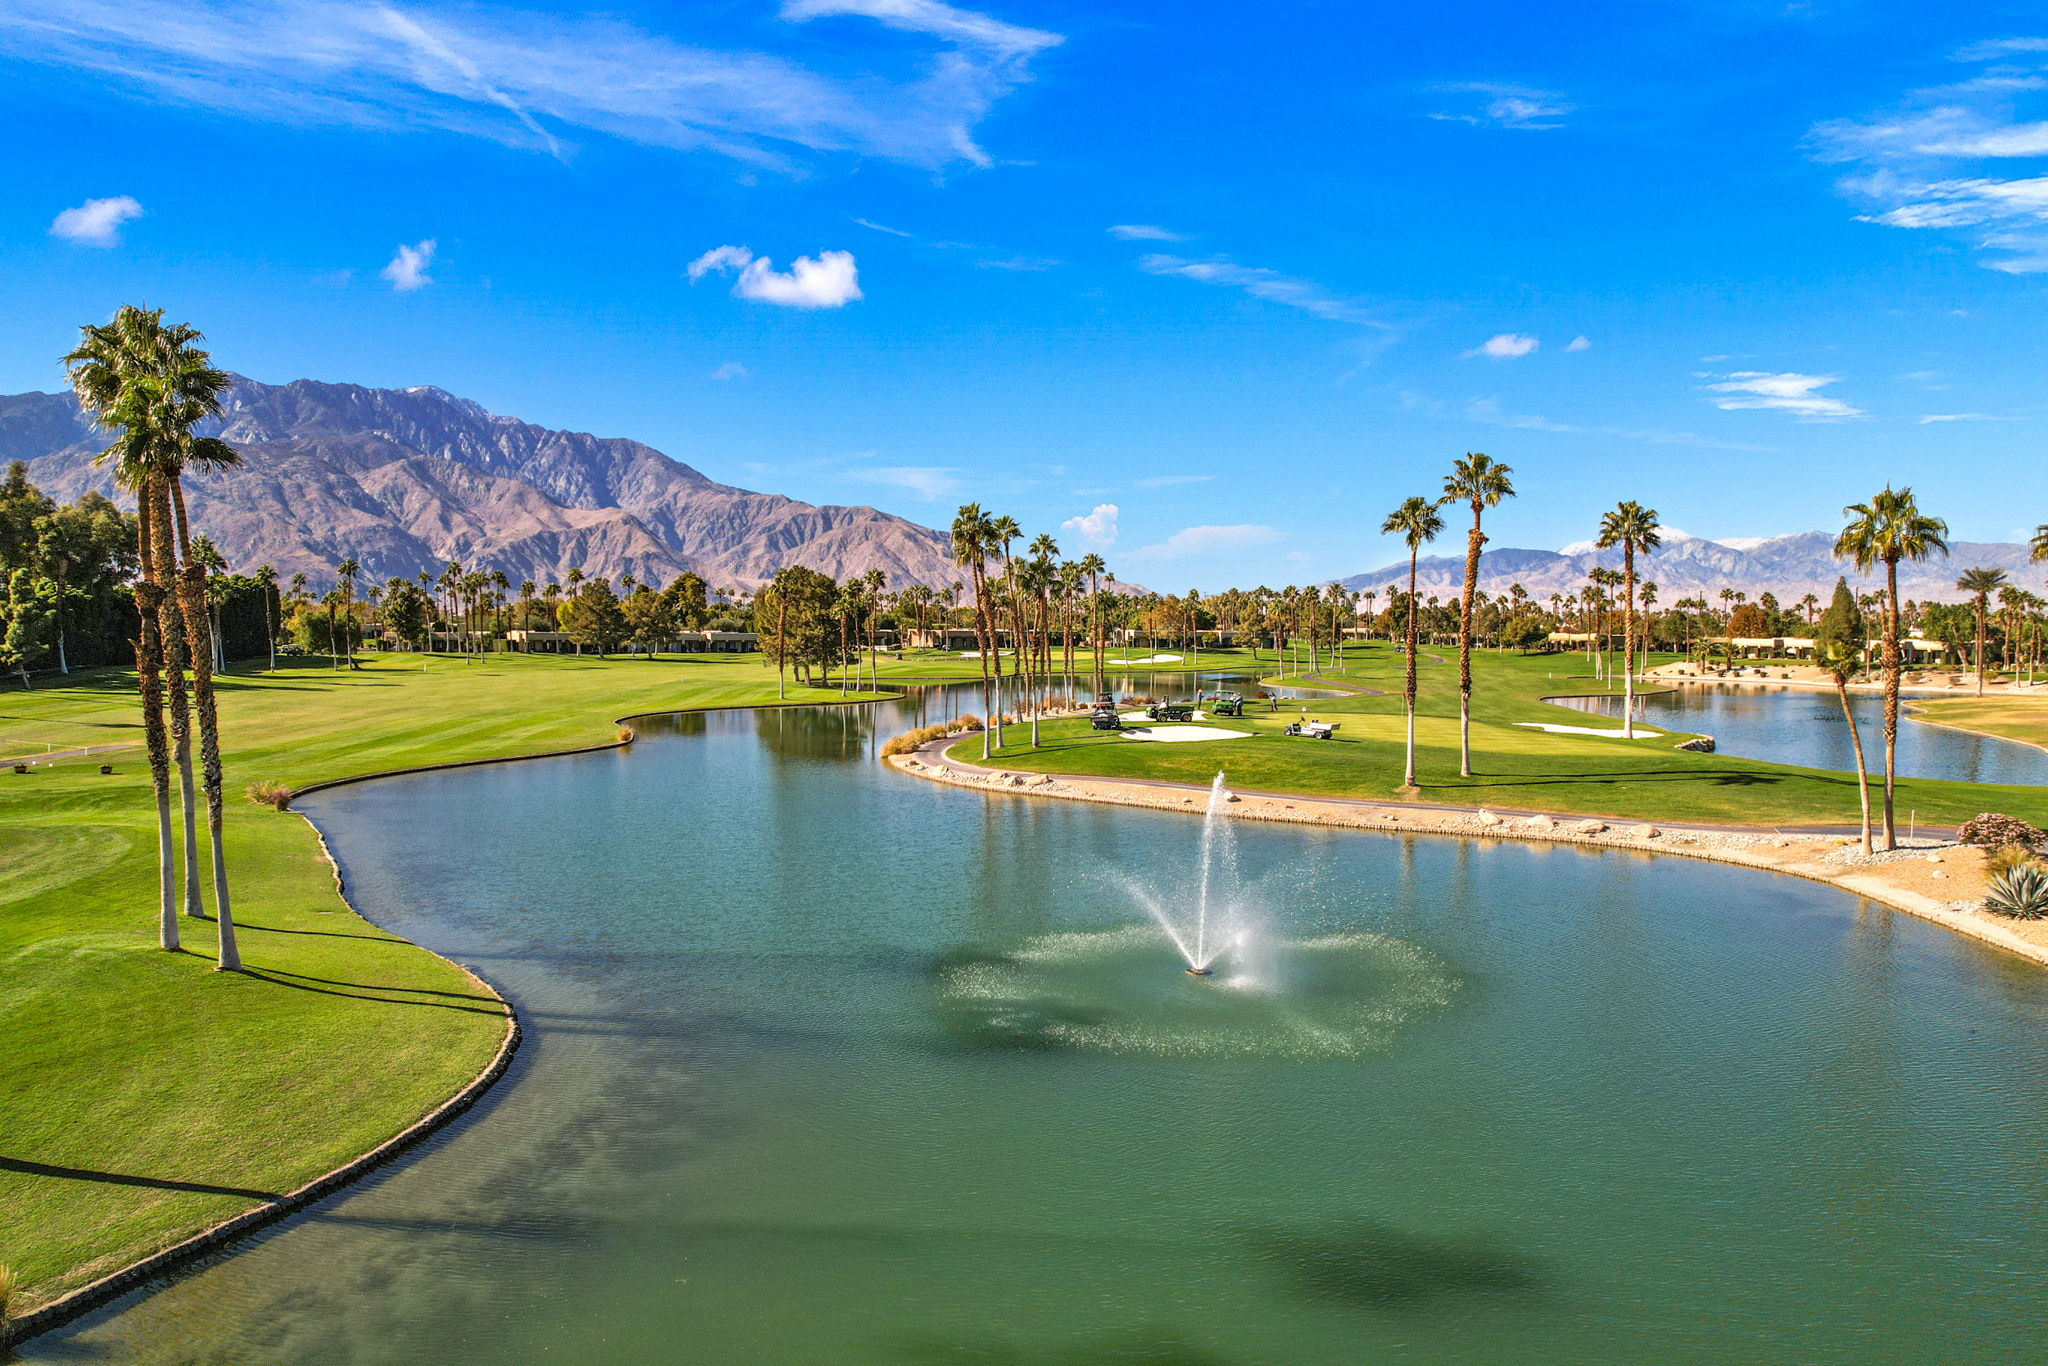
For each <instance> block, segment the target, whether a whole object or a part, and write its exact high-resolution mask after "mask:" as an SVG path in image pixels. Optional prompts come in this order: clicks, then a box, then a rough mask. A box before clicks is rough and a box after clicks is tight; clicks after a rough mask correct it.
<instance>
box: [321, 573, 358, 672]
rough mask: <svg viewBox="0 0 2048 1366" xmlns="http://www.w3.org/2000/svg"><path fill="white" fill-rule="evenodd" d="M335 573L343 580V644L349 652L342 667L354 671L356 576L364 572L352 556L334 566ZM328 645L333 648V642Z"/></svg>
mask: <svg viewBox="0 0 2048 1366" xmlns="http://www.w3.org/2000/svg"><path fill="white" fill-rule="evenodd" d="M334 572H335V573H336V574H337V575H339V576H340V578H341V610H342V613H343V616H344V620H345V622H346V624H345V625H343V626H342V628H341V642H342V644H344V645H346V646H348V652H347V662H346V663H345V664H344V665H343V666H342V667H344V668H349V669H353V668H354V667H355V666H356V650H355V637H354V635H353V634H352V629H353V627H354V626H355V620H356V575H358V574H360V573H362V572H363V567H362V566H361V565H360V564H357V563H356V560H355V557H354V556H353V555H351V556H349V557H348V558H346V559H344V560H343V561H342V562H341V563H340V564H338V565H336V566H334ZM328 644H329V647H330V648H332V646H333V642H332V641H330V642H328Z"/></svg>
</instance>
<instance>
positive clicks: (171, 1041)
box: [0, 655, 859, 1311]
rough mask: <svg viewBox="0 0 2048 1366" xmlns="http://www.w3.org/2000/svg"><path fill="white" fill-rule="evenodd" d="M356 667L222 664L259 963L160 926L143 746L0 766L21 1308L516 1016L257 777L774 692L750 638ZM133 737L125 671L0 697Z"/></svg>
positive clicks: (283, 1185)
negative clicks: (397, 929)
mask: <svg viewBox="0 0 2048 1366" xmlns="http://www.w3.org/2000/svg"><path fill="white" fill-rule="evenodd" d="M364 662H365V667H364V668H363V669H362V670H361V671H359V672H355V673H336V672H333V671H332V670H330V669H328V668H326V667H325V666H324V664H315V663H310V662H308V663H300V664H298V665H297V666H296V667H290V668H287V669H284V670H282V671H280V672H279V673H277V674H252V673H250V672H249V671H248V670H247V669H246V668H237V669H236V670H235V671H233V672H232V673H231V674H230V675H229V676H226V677H224V678H223V679H222V680H221V683H220V700H221V714H222V730H223V735H224V738H225V742H226V750H227V756H226V762H227V770H228V779H229V789H230V796H231V800H230V804H229V808H228V837H227V838H228V848H229V856H230V859H231V871H232V874H233V877H234V889H235V910H236V919H237V921H238V922H239V924H240V928H241V948H242V954H243V957H244V959H245V961H246V963H247V965H248V968H249V971H247V972H245V973H241V974H230V973H217V972H214V971H212V957H211V955H212V953H213V949H214V935H213V924H212V922H211V921H210V920H207V921H202V920H192V919H184V920H182V921H181V924H182V926H183V929H184V938H185V950H186V951H183V952H180V953H175V954H171V953H164V952H163V951H161V950H160V949H158V948H157V946H156V921H155V890H156V885H155V877H156V870H155V824H154V818H153V807H152V804H151V802H150V799H149V777H148V769H147V766H146V764H145V762H144V760H143V755H142V751H141V749H140V748H139V746H138V747H136V748H133V749H128V750H120V751H115V752H112V753H105V754H96V755H93V756H92V757H90V758H77V759H70V760H60V761H58V762H57V763H56V764H54V765H53V766H50V767H41V766H38V767H36V768H35V769H33V770H32V772H31V773H29V774H28V775H26V776H17V775H15V774H13V773H11V772H0V961H4V963H5V968H4V971H0V1037H4V1038H5V1039H6V1041H7V1043H6V1048H5V1049H4V1050H0V1095H4V1096H5V1097H6V1098H7V1103H6V1106H5V1113H6V1122H5V1125H4V1127H0V1265H7V1266H10V1267H11V1268H12V1269H13V1271H14V1273H15V1275H16V1277H17V1279H18V1281H19V1282H21V1291H20V1294H19V1297H18V1298H17V1301H16V1304H15V1306H14V1307H15V1309H16V1310H17V1311H19V1310H21V1309H25V1308H30V1307H33V1305H34V1304H36V1303H39V1302H42V1301H44V1300H47V1299H49V1298H51V1297H53V1296H54V1295H56V1294H59V1293H61V1292H63V1291H64V1290H67V1289H70V1288H71V1287H73V1286H75V1285H78V1284H81V1283H83V1282H85V1281H87V1280H90V1279H92V1278H93V1277H94V1276H97V1275H100V1274H103V1273H105V1272H107V1271H110V1270H113V1269H115V1268H116V1267H119V1266H121V1265H124V1264H125V1263H127V1262H129V1261H132V1260H134V1259H135V1258H136V1257H138V1256H141V1255H143V1254H145V1253H147V1252H149V1251H152V1250H154V1249H155V1248H158V1247H162V1246H166V1245H168V1244H170V1243H172V1242H175V1241H177V1240H178V1239H180V1238H182V1237H184V1236H187V1235H189V1234H190V1233H192V1232H195V1231H196V1230H198V1229H200V1228H202V1227H204V1226H206V1225H208V1224H211V1223H213V1222H215V1221H217V1220H219V1219H222V1218H225V1217H227V1216H229V1215H232V1214H235V1213H237V1212H239V1211H241V1210H243V1209H245V1208H248V1207H249V1206H251V1205H252V1204H254V1203H256V1202H259V1201H261V1200H263V1199H265V1198H266V1197H268V1196H270V1195H274V1194H277V1193H281V1192H284V1191H287V1190H289V1189H291V1188H292V1187H294V1186H297V1185H299V1184H301V1183H302V1182H304V1181H306V1180H307V1179H309V1178H311V1177H313V1176H316V1175H318V1174H319V1173H321V1172H323V1171H326V1170H328V1169H330V1168H332V1167H334V1166H336V1165H338V1164H340V1163H341V1162H343V1161H345V1160H347V1159H348V1158H350V1157H352V1156H354V1155H356V1154H357V1153H360V1152H363V1151H365V1150H367V1149H369V1148H371V1147H374V1146H375V1145H376V1144H377V1143H379V1142H381V1141H382V1140H384V1139H386V1138H388V1137H390V1136H391V1135H392V1134H394V1133H396V1132H398V1131H399V1130H401V1129H403V1128H405V1127H406V1126H407V1125H409V1124H410V1123H412V1122H413V1121H414V1120H416V1119H417V1118H419V1117H420V1115H422V1114H423V1113H425V1112H426V1111H428V1110H430V1109H432V1108H433V1107H434V1106H435V1105H436V1104H438V1103H439V1102H440V1101H442V1100H444V1099H445V1098H447V1097H448V1096H449V1095H451V1094H452V1093H454V1092H455V1091H457V1090H459V1089H460V1088H461V1087H462V1085H463V1084H464V1083H465V1082H467V1081H468V1080H469V1079H470V1077H471V1076H473V1075H474V1074H475V1073H476V1072H477V1071H478V1070H479V1069H480V1068H481V1067H482V1066H483V1065H484V1063H485V1062H486V1061H488V1059H489V1058H490V1057H491V1055H492V1053H493V1052H494V1051H495V1050H496V1049H497V1047H498V1045H499V1041H500V1039H501V1038H502V1036H503V1032H504V1019H503V1014H502V1007H500V1006H499V1004H498V1003H497V1002H496V1001H495V1000H494V999H492V998H491V997H490V996H489V995H488V994H487V993H484V992H482V991H480V990H479V989H478V987H477V986H476V984H475V983H474V982H473V981H472V980H471V979H470V978H469V977H467V976H466V975H465V974H464V973H462V972H461V971H460V970H459V969H457V968H455V967H454V966H453V965H451V964H448V963H446V962H444V961H443V960H441V959H439V958H437V957H435V956H434V955H432V954H430V953H427V952H426V951H425V950H423V949H419V948H416V947H414V946H413V945H411V944H409V943H407V942H405V941H404V940H401V939H397V938H394V937H393V936H390V935H387V934H384V933H383V932H381V931H379V930H377V929H376V928H375V927H373V926H371V925H369V924H367V923H366V922H364V921H363V920H361V919H359V918H357V917H356V916H355V915H354V914H353V913H351V912H350V911H349V909H348V908H347V906H346V905H345V904H344V903H343V901H342V900H341V898H340V896H338V895H337V893H336V891H335V886H334V878H333V874H332V872H331V870H330V868H329V866H328V864H327V863H326V862H325V860H324V859H323V858H322V857H321V854H320V850H319V845H318V841H317V839H316V838H315V836H314V833H313V831H312V829H311V827H310V826H308V825H307V824H306V823H305V822H304V821H303V820H301V819H300V818H299V817H297V816H295V815H290V814H287V813H280V812H277V811H274V810H271V809H269V808H267V807H259V806H255V805H252V804H250V803H249V802H247V801H245V800H243V799H242V796H241V793H242V790H243V788H244V787H245V786H246V785H247V784H248V783H249V782H251V781H254V780H258V779H262V780H268V781H275V782H282V783H286V784H289V785H291V786H294V787H301V786H305V785H307V784H309V783H313V782H317V781H320V780H322V779H327V778H335V777H342V776H346V775H350V774H359V773H366V772H372V771H379V770H384V769H391V768H401V767H406V766H409V765H418V764H433V763H446V762H450V761H453V760H460V759H471V758H481V757H488V756H497V755H511V754H522V753H532V752H538V751H545V750H551V749H560V748H565V747H574V746H580V745H591V744H601V743H603V742H605V741H608V740H610V739H612V738H613V736H614V733H615V729H616V728H615V726H614V725H613V718H614V717H617V716H621V715H625V714H628V713H632V712H637V711H650V710H672V709H678V708H703V707H719V706H736V705H755V704H770V705H772V704H773V703H774V702H775V701H776V689H775V675H774V673H773V672H772V671H770V670H768V669H766V668H764V667H763V665H762V663H761V660H760V657H759V656H758V655H749V656H740V657H715V656H688V657H684V658H680V659H678V658H675V657H667V658H662V659H658V660H655V661H646V660H638V659H636V660H612V661H599V660H596V659H594V658H587V657H586V658H577V657H573V656H571V657H566V658H563V657H548V656H533V657H521V656H496V657H492V658H491V659H490V660H489V661H488V662H479V663H464V662H462V661H460V660H451V659H448V658H446V657H441V658H437V659H433V660H431V661H423V660H422V659H421V657H420V656H417V655H401V656H392V657H389V658H387V659H379V658H377V657H374V656H366V657H365V661H364ZM838 696H839V695H838V694H837V693H829V694H828V693H824V692H820V691H811V690H805V689H799V688H797V687H795V686H793V685H792V686H791V688H790V694H789V700H790V701H792V702H818V701H831V700H836V699H837V698H838ZM855 696H856V697H858V696H859V694H855ZM139 739H140V720H139V713H138V708H137V703H136V700H135V692H134V687H133V680H132V677H131V676H130V675H128V674H125V673H118V672H107V673H104V674H97V675H92V676H80V677H79V678H78V679H76V680H75V681H74V682H73V683H72V684H71V685H69V686H65V687H47V688H39V689H37V690H36V691H34V692H28V693H24V692H21V691H19V690H10V691H7V692H4V693H0V756H14V755H21V754H27V753H35V752H40V751H42V750H44V749H45V747H46V746H55V747H57V748H59V749H64V748H73V747H82V746H86V745H94V746H98V745H109V744H121V743H124V742H130V741H138V740H139ZM107 761H111V762H112V763H113V766H114V769H115V772H114V775H113V776H111V777H103V776H101V775H100V774H99V772H98V766H99V765H100V764H101V763H102V762H107ZM202 837H203V836H202ZM480 855H481V856H483V857H488V856H489V851H487V850H486V851H480Z"/></svg>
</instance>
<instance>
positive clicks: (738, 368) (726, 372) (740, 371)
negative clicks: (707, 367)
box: [711, 360, 754, 380]
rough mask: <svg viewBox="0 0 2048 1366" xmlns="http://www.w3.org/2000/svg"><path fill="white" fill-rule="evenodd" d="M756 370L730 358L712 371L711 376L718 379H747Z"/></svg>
mask: <svg viewBox="0 0 2048 1366" xmlns="http://www.w3.org/2000/svg"><path fill="white" fill-rule="evenodd" d="M753 373H754V372H753V371H752V370H749V369H748V368H747V367H746V366H744V365H742V364H740V363H739V362H738V361H736V360H729V361H727V362H725V364H723V365H721V366H719V367H718V368H717V369H716V370H713V371H712V372H711V378H713V379H718V380H731V379H746V378H747V377H748V376H750V375H752V374H753Z"/></svg>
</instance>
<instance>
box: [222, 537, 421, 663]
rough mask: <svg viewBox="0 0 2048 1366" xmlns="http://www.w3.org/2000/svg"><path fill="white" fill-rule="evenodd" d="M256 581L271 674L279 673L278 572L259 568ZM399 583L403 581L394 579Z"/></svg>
mask: <svg viewBox="0 0 2048 1366" xmlns="http://www.w3.org/2000/svg"><path fill="white" fill-rule="evenodd" d="M256 581H257V582H258V583H260V584H262V585H263V642H264V644H266V645H268V646H269V647H270V672H271V673H276V672H277V570H276V568H275V567H274V566H271V565H267V564H266V565H262V566H259V567H258V568H257V570H256ZM392 582H394V583H397V582H401V580H397V579H394V580H392Z"/></svg>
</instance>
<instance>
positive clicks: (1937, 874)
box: [1927, 868, 1948, 879]
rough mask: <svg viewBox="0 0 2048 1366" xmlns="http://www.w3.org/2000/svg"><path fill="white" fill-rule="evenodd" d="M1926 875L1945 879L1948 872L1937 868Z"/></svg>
mask: <svg viewBox="0 0 2048 1366" xmlns="http://www.w3.org/2000/svg"><path fill="white" fill-rule="evenodd" d="M1927 876H1929V877H1938V878H1943V879H1946V878H1947V877H1948V874H1947V873H1944V872H1942V871H1941V869H1939V868H1937V869H1935V870H1934V871H1933V872H1931V873H1929V874H1928V875H1927Z"/></svg>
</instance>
